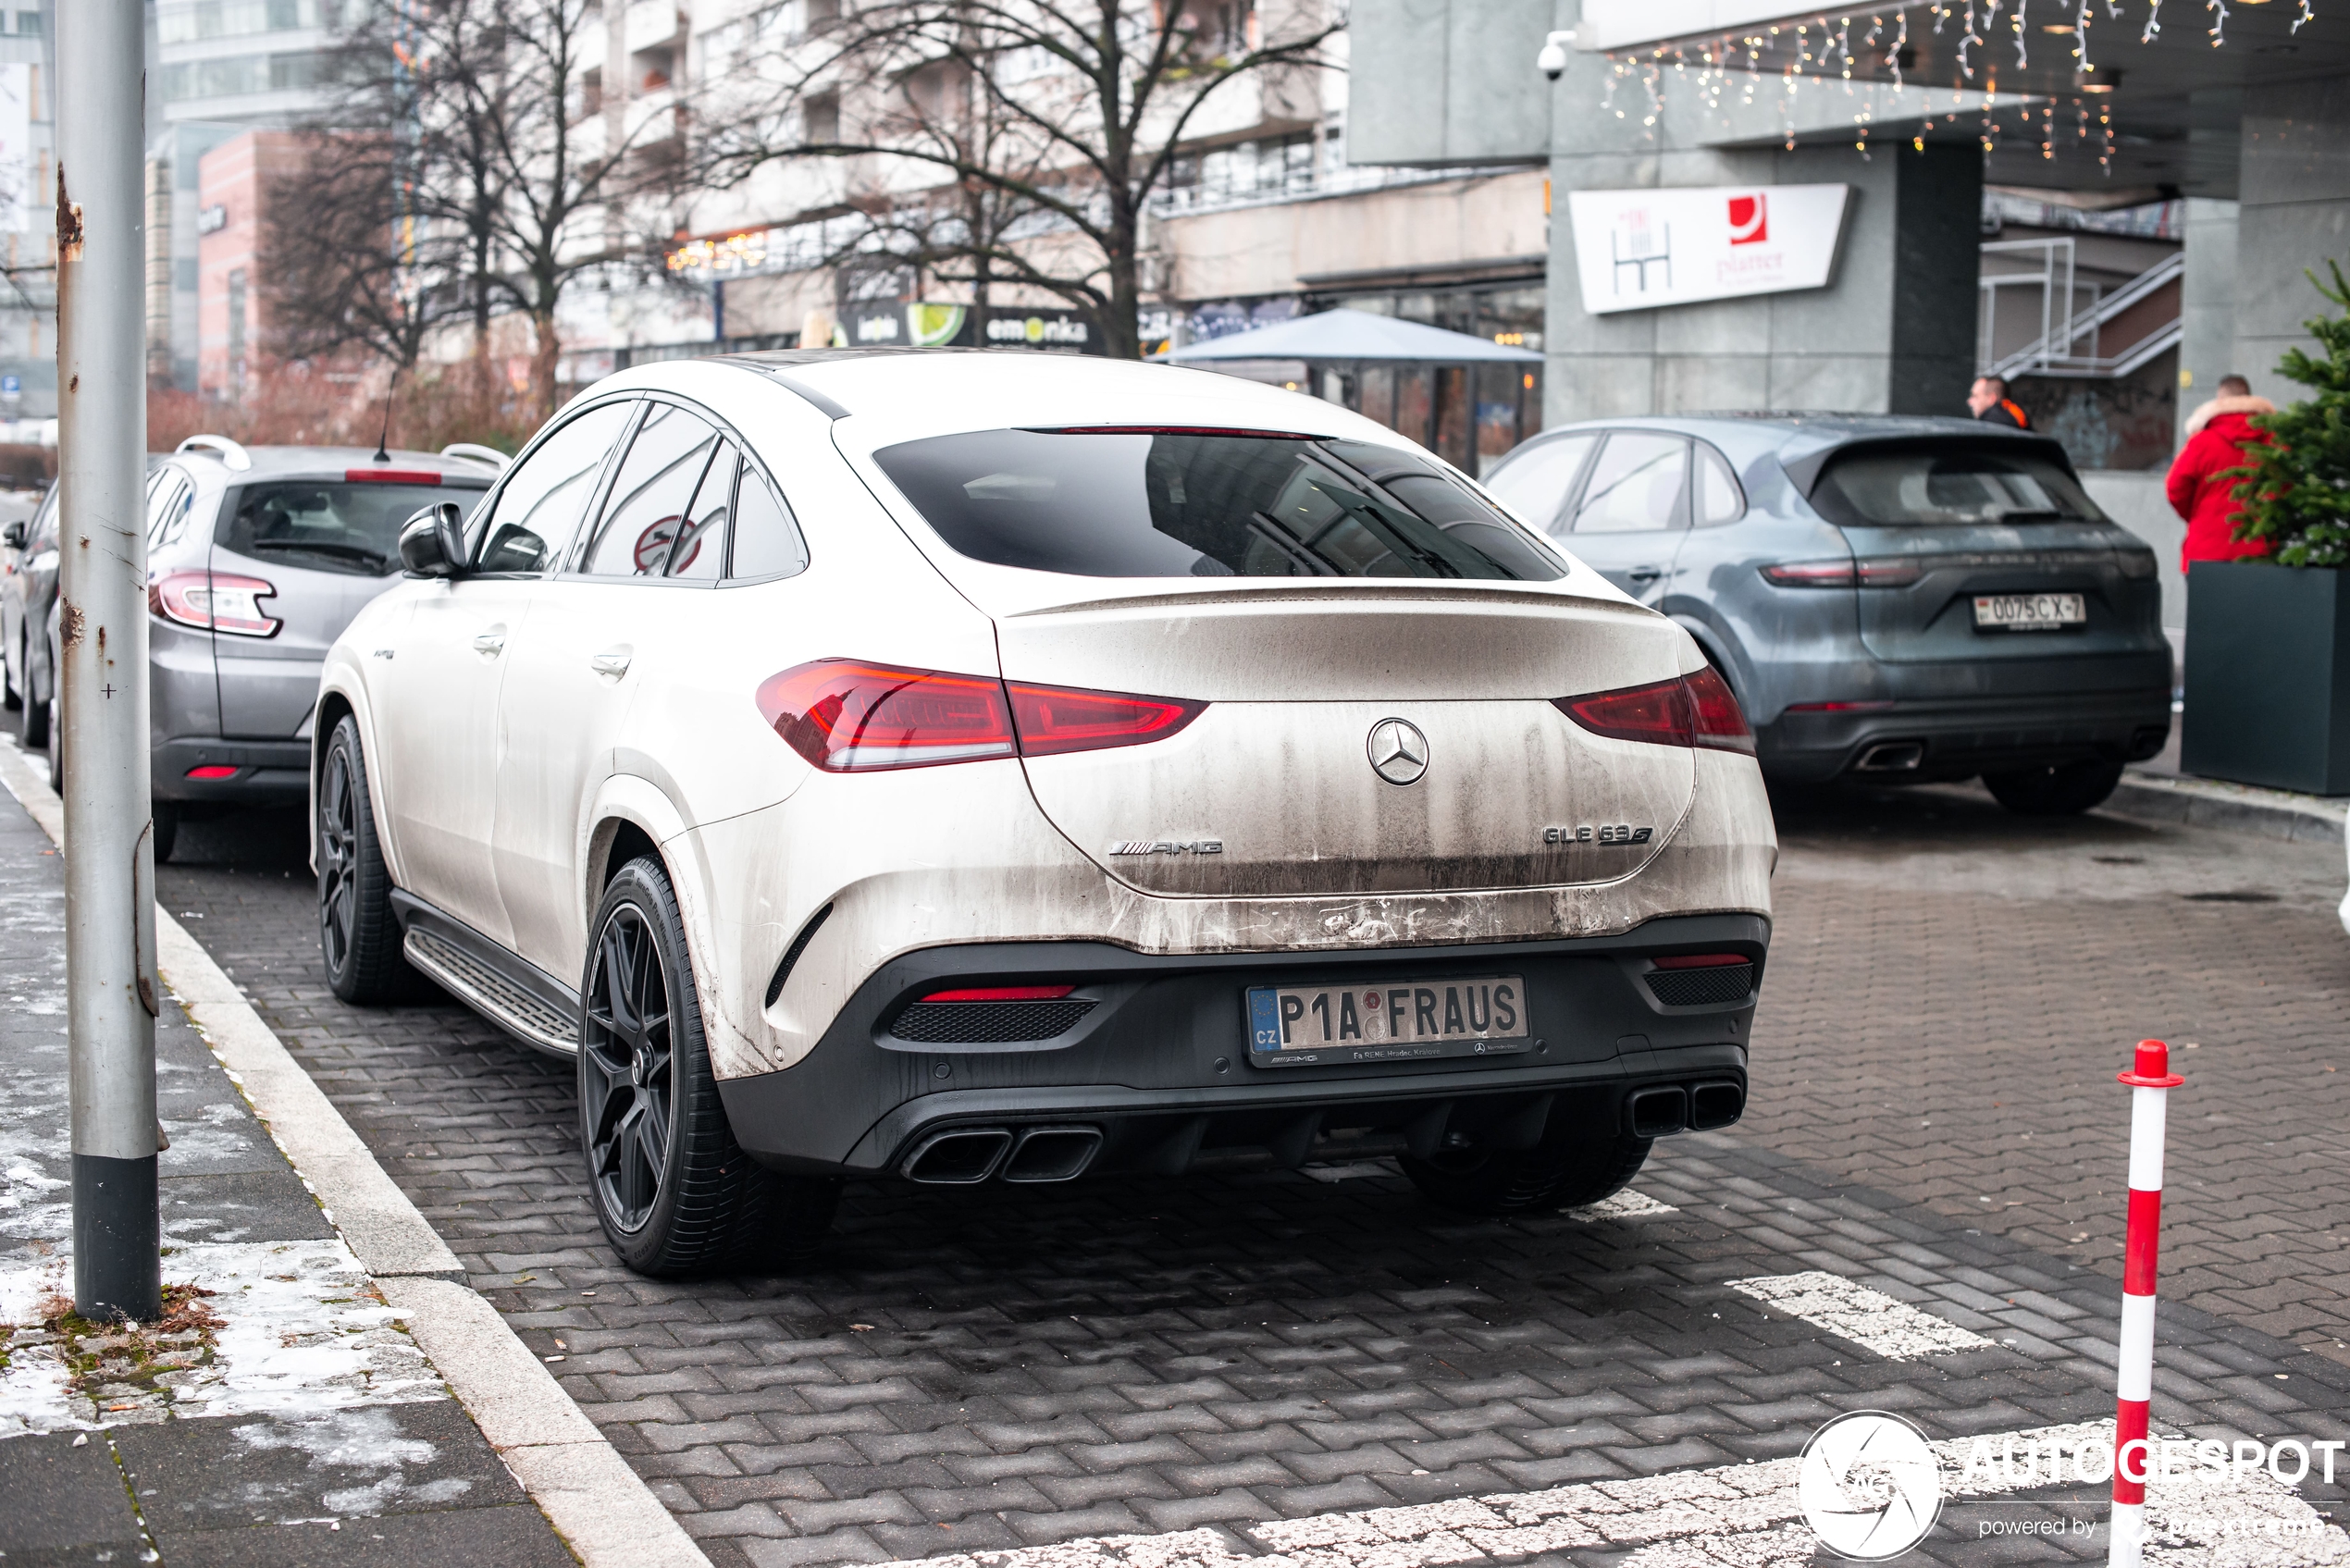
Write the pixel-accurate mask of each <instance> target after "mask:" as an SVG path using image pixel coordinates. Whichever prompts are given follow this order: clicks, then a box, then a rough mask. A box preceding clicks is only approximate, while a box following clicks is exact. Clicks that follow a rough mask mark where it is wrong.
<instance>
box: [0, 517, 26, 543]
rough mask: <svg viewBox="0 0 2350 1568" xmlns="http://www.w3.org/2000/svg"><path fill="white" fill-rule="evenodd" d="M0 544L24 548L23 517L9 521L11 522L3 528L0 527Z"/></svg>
mask: <svg viewBox="0 0 2350 1568" xmlns="http://www.w3.org/2000/svg"><path fill="white" fill-rule="evenodd" d="M0 545H6V546H7V547H8V548H9V549H24V519H23V518H21V517H19V518H17V519H16V520H15V521H14V522H11V523H10V524H9V525H7V526H6V527H5V528H0Z"/></svg>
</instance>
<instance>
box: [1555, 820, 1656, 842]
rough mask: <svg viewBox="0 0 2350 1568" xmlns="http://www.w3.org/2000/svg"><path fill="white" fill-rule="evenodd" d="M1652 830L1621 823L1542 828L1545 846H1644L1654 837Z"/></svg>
mask: <svg viewBox="0 0 2350 1568" xmlns="http://www.w3.org/2000/svg"><path fill="white" fill-rule="evenodd" d="M1655 834H1656V830H1655V829H1654V828H1635V827H1626V825H1624V824H1623V823H1621V822H1614V823H1609V822H1602V823H1600V824H1598V825H1597V826H1593V825H1592V824H1591V823H1589V822H1585V823H1583V824H1581V825H1580V826H1578V827H1571V828H1544V829H1543V830H1542V842H1543V843H1545V844H1646V843H1647V842H1648V841H1649V840H1650V839H1651V838H1652V837H1654V836H1655Z"/></svg>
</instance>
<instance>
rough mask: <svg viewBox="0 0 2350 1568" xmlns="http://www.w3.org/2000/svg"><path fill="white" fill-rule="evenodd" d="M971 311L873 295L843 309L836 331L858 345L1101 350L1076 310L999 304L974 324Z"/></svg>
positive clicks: (1097, 338) (1090, 324)
mask: <svg viewBox="0 0 2350 1568" xmlns="http://www.w3.org/2000/svg"><path fill="white" fill-rule="evenodd" d="M971 316H972V312H971V307H970V306H968V305H955V304H936V303H932V302H927V301H921V302H914V303H912V304H900V303H898V302H895V301H891V302H881V301H873V302H868V303H859V304H852V305H848V306H845V307H844V308H843V309H842V311H841V313H840V335H841V339H842V340H845V341H846V342H847V345H848V346H849V347H852V348H860V349H871V348H894V347H898V346H907V345H910V346H912V347H916V348H943V347H954V348H964V349H969V348H983V349H1044V350H1048V351H1058V352H1062V353H1081V354H1097V353H1100V352H1102V349H1101V334H1100V333H1099V332H1098V331H1096V330H1095V327H1094V323H1093V320H1092V318H1091V317H1089V316H1087V315H1084V314H1083V313H1082V312H1079V311H1072V310H1033V309H1032V310H1023V309H1021V308H1020V307H1019V306H1016V305H1015V306H1010V307H1003V306H998V307H997V308H996V309H995V310H993V311H991V312H990V313H989V314H988V317H987V320H986V322H985V324H984V325H983V326H978V327H976V329H974V323H973V321H972V319H971Z"/></svg>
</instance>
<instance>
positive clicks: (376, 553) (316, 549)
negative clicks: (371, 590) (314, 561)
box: [247, 539, 391, 566]
mask: <svg viewBox="0 0 2350 1568" xmlns="http://www.w3.org/2000/svg"><path fill="white" fill-rule="evenodd" d="M247 548H248V549H302V550H308V551H309V552H310V553H311V554H313V555H340V556H346V557H348V558H349V559H351V560H352V561H365V562H368V563H369V564H371V565H375V566H389V565H390V564H391V557H390V556H388V555H386V554H384V552H383V551H381V550H379V549H368V548H367V547H366V546H365V545H346V544H340V543H330V542H328V541H327V540H324V539H254V540H251V541H249V542H248V545H247Z"/></svg>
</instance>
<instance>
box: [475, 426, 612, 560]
mask: <svg viewBox="0 0 2350 1568" xmlns="http://www.w3.org/2000/svg"><path fill="white" fill-rule="evenodd" d="M636 406H637V405H636V404H635V403H633V402H628V401H620V402H609V403H600V404H599V405H597V406H596V407H594V408H591V409H588V410H587V412H586V413H584V414H579V415H578V416H577V417H575V418H574V419H573V420H572V421H571V422H570V423H569V424H567V425H564V426H562V427H561V428H559V429H557V430H556V431H555V432H554V434H552V435H550V436H549V437H548V438H546V440H544V441H543V442H541V443H539V446H538V451H534V452H532V453H531V454H530V455H529V456H528V457H526V458H525V459H523V461H522V466H521V467H519V468H517V469H515V470H514V471H513V473H512V474H509V475H507V476H506V483H505V486H504V488H501V490H500V491H499V492H498V500H497V503H496V507H495V509H494V511H492V512H489V515H488V516H487V517H485V518H484V519H483V520H482V521H481V522H480V523H478V524H477V525H476V526H475V527H473V528H469V529H467V530H466V533H467V534H468V536H469V538H468V541H467V542H468V543H471V544H475V545H476V546H477V548H476V549H474V551H473V558H474V560H475V562H476V564H477V565H478V566H479V568H480V570H482V571H484V572H539V571H544V570H545V569H546V565H547V562H549V561H550V560H553V559H555V558H557V557H559V556H561V555H562V554H563V551H564V550H565V549H569V548H570V545H571V539H572V536H573V535H574V534H575V533H576V532H577V531H578V529H579V520H580V517H581V514H582V513H584V512H586V511H587V500H588V497H589V494H590V493H591V492H592V491H593V490H594V489H595V488H596V476H597V475H599V474H600V473H602V472H603V466H604V459H605V457H606V456H607V455H609V454H610V453H611V451H612V448H613V446H614V445H615V444H617V443H618V442H619V440H620V438H621V436H622V434H623V433H624V432H625V431H626V430H627V428H628V416H629V414H632V413H633V412H635V410H636ZM485 534H486V536H487V537H484V535H485Z"/></svg>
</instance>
